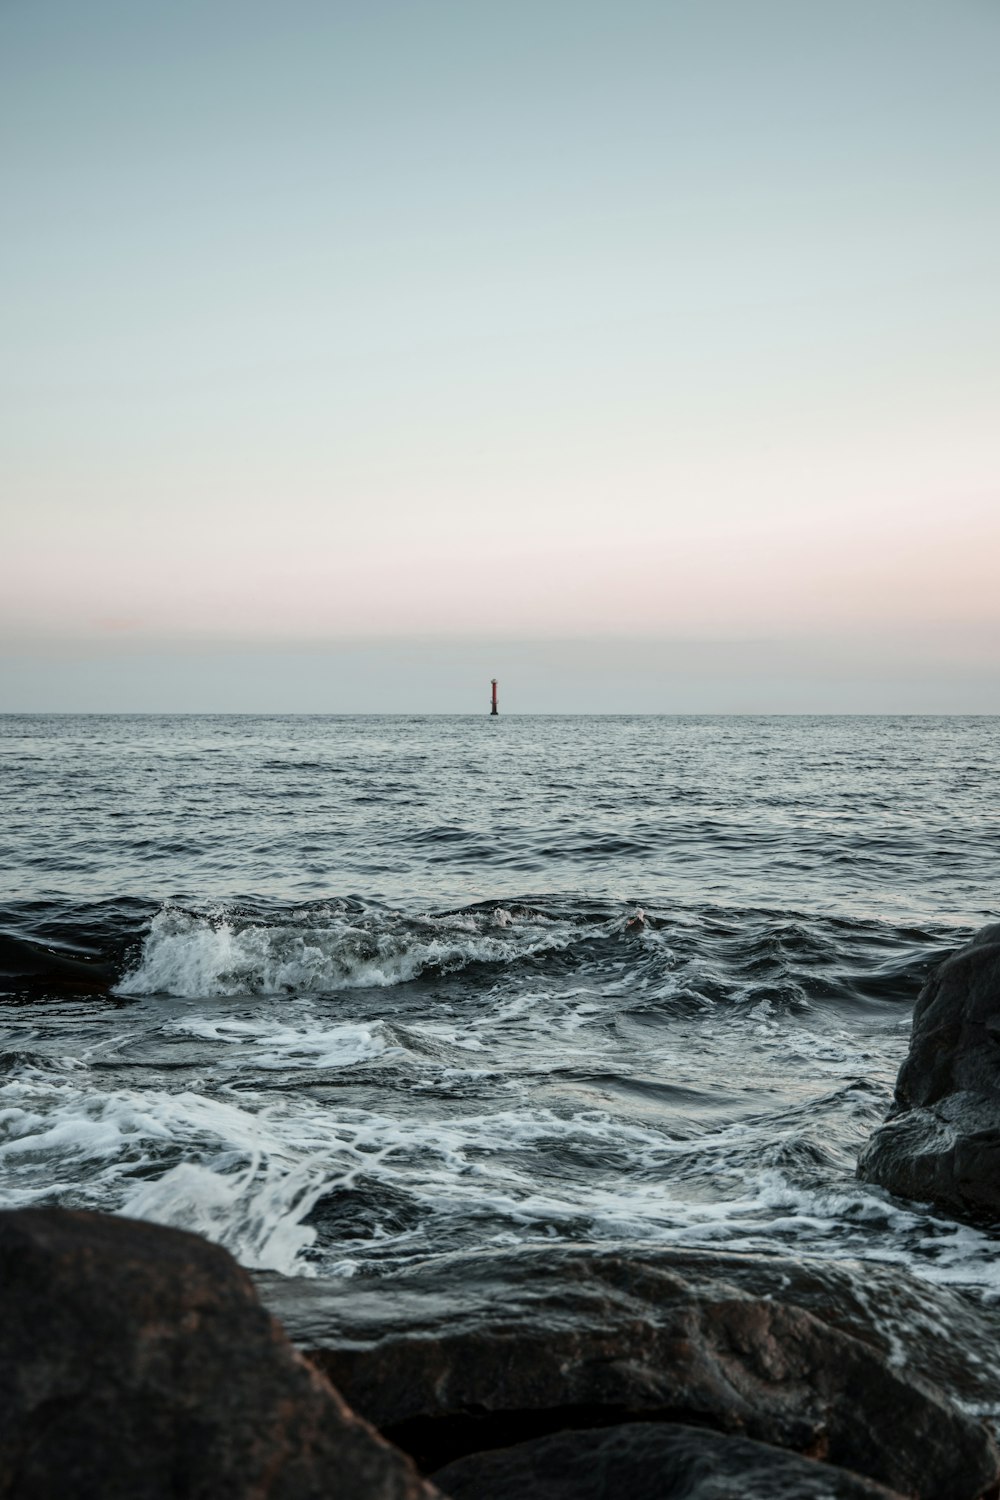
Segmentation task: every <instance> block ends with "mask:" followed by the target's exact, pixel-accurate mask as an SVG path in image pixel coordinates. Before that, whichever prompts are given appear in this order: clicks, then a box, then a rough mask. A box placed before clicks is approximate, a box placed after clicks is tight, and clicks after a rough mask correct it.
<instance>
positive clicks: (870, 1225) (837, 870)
mask: <svg viewBox="0 0 1000 1500" xmlns="http://www.w3.org/2000/svg"><path fill="white" fill-rule="evenodd" d="M998 750H1000V720H998V719H995V718H949V719H934V718H926V719H921V718H784V717H782V718H654V717H639V718H541V717H539V718H500V719H498V720H492V721H491V720H490V719H489V718H487V717H485V716H483V717H481V718H440V717H428V718H403V717H398V718H312V717H309V718H299V717H296V718H248V717H232V718H229V717H219V718H201V717H198V718H193V717H191V718H189V717H170V718H155V717H140V718H118V717H110V718H105V717H80V718H76V717H38V718H29V717H15V716H8V717H6V718H0V849H2V865H0V868H2V871H3V890H2V892H0V1027H2V1039H0V1202H2V1203H3V1204H4V1205H7V1206H12V1205H22V1204H28V1203H39V1202H43V1203H54V1202H58V1203H63V1204H71V1205H85V1206H93V1207H100V1208H104V1209H110V1210H113V1211H123V1212H128V1213H131V1214H138V1215H141V1216H146V1217H150V1218H154V1219H159V1220H162V1221H164V1222H169V1223H174V1224H179V1225H183V1226H187V1227H191V1228H194V1229H198V1230H201V1231H203V1232H205V1233H207V1234H209V1235H210V1236H212V1237H214V1238H216V1239H218V1240H221V1241H222V1242H223V1243H225V1244H226V1245H228V1246H229V1248H230V1249H232V1250H233V1251H234V1252H235V1254H236V1255H237V1256H238V1257H239V1258H240V1259H242V1260H243V1261H244V1263H246V1264H248V1265H251V1266H258V1267H272V1268H276V1269H279V1270H283V1271H287V1272H297V1273H305V1274H309V1273H310V1272H315V1273H318V1274H323V1275H364V1274H370V1273H373V1272H380V1271H383V1270H387V1269H390V1268H391V1267H393V1266H394V1265H398V1264H400V1263H401V1262H404V1261H408V1260H412V1259H415V1258H416V1259H425V1258H427V1257H428V1256H433V1255H435V1254H439V1253H441V1252H447V1251H451V1250H454V1249H456V1248H458V1247H462V1246H492V1247H496V1246H503V1245H508V1244H516V1243H524V1242H529V1241H538V1240H548V1239H551V1238H554V1237H555V1238H572V1239H578V1238H587V1239H592V1240H593V1239H597V1240H615V1241H623V1240H624V1241H643V1242H646V1243H648V1242H656V1243H662V1244H677V1245H710V1246H715V1247H719V1248H729V1249H732V1248H754V1249H790V1250H799V1251H803V1252H809V1253H813V1254H819V1255H824V1256H835V1257H836V1256H844V1255H851V1256H861V1257H872V1258H877V1259H880V1260H887V1259H888V1260H899V1261H901V1262H904V1263H906V1264H908V1265H910V1266H911V1267H912V1268H914V1269H916V1270H918V1271H919V1272H920V1273H921V1274H924V1275H927V1276H930V1277H932V1278H935V1279H938V1280H944V1281H949V1282H953V1283H956V1284H958V1285H963V1286H974V1287H979V1288H981V1289H984V1290H985V1291H986V1292H987V1293H988V1294H992V1293H993V1292H1000V1273H998V1271H997V1254H996V1252H997V1249H998V1248H1000V1247H998V1243H997V1238H996V1237H994V1236H991V1235H989V1234H987V1233H981V1232H978V1231H974V1230H972V1229H969V1228H964V1227H961V1226H957V1225H955V1224H953V1223H951V1222H949V1221H947V1220H945V1219H943V1218H939V1217H937V1216H935V1215H933V1214H932V1213H930V1212H929V1211H924V1210H922V1209H921V1208H920V1207H919V1206H917V1205H914V1204H902V1203H899V1202H895V1201H893V1200H891V1199H890V1198H888V1197H887V1196H886V1195H885V1194H884V1193H882V1192H881V1191H879V1190H878V1189H875V1188H871V1187H868V1186H866V1185H863V1184H860V1183H858V1182H856V1181H855V1179H854V1175H853V1174H854V1162H855V1158H856V1154H857V1150H858V1147H859V1146H860V1144H861V1143H862V1142H863V1141H864V1139H865V1138H866V1137H867V1135H868V1133H869V1131H870V1130H871V1129H872V1127H873V1126H874V1125H875V1124H876V1123H877V1122H878V1121H879V1120H880V1119H881V1118H882V1115H883V1114H884V1111H885V1109H886V1107H887V1104H888V1102H889V1098H890V1094H891V1089H892V1083H893V1080H894V1077H895V1073H896V1070H897V1068H898V1066H899V1063H900V1061H901V1060H902V1057H903V1055H904V1052H905V1049H906V1044H907V1035H908V1030H909V1023H910V1014H911V1010H912V1004H913V1001H914V999H915V997H916V994H917V991H918V989H919V987H920V984H921V982H922V980H923V978H924V976H925V975H926V973H927V972H928V970H929V969H930V968H931V966H932V965H933V964H934V963H935V962H937V961H938V960H939V959H940V958H941V957H942V956H943V955H944V954H945V953H947V952H948V951H949V950H950V949H952V948H954V947H955V946H957V945H958V944H959V943H960V942H961V941H962V940H964V939H965V938H966V937H967V936H968V935H969V934H970V933H971V932H972V931H973V930H974V929H975V928H976V927H978V926H980V925H981V924H982V923H984V922H985V921H988V920H996V919H997V917H998V916H1000V908H998V905H997V902H998V900H1000V896H998V892H1000V878H998V877H1000V757H998ZM640 913H642V916H641V917H640V916H639V914H640ZM637 918H638V920H637Z"/></svg>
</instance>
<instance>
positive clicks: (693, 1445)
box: [434, 1423, 900, 1500]
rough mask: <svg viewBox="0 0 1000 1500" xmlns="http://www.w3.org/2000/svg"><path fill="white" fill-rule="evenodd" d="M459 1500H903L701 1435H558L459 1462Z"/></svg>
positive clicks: (779, 1455) (452, 1482)
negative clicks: (528, 1499)
mask: <svg viewBox="0 0 1000 1500" xmlns="http://www.w3.org/2000/svg"><path fill="white" fill-rule="evenodd" d="M434 1482H435V1483H436V1484H438V1485H439V1486H440V1487H441V1489H443V1490H445V1491H446V1492H447V1494H448V1495H450V1496H451V1497H452V1500H527V1497H529V1496H530V1500H893V1497H895V1500H900V1497H899V1494H898V1491H896V1490H887V1489H885V1488H884V1487H883V1486H882V1485H880V1484H875V1483H874V1481H873V1480H871V1479H862V1478H861V1476H860V1475H859V1474H848V1473H847V1472H846V1470H844V1469H834V1468H831V1467H830V1465H829V1464H824V1463H817V1462H816V1461H815V1460H814V1459H810V1458H800V1457H799V1455H798V1454H797V1453H786V1452H785V1451H784V1450H783V1449H781V1448H772V1447H770V1446H769V1445H768V1444H767V1443H754V1442H751V1441H750V1440H749V1439H748V1438H740V1437H724V1436H723V1435H722V1434H721V1433H718V1432H709V1431H707V1430H706V1429H705V1428H703V1427H701V1428H698V1427H679V1426H673V1425H670V1424H668V1423H663V1424H655V1425H654V1424H652V1423H628V1424H627V1425H626V1426H624V1427H608V1428H604V1429H603V1430H602V1431H598V1432H557V1433H554V1434H552V1435H550V1436H549V1437H544V1438H537V1439H536V1440H535V1441H534V1442H531V1443H519V1444H518V1445H517V1447H515V1448H501V1449H497V1450H494V1451H492V1452H489V1453H473V1454H470V1455H469V1457H467V1458H460V1459H458V1460H457V1461H456V1462H455V1463H453V1464H449V1465H448V1467H447V1468H445V1469H441V1470H440V1471H439V1472H438V1473H437V1474H435V1475H434Z"/></svg>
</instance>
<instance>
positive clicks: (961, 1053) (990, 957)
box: [858, 925, 1000, 1223]
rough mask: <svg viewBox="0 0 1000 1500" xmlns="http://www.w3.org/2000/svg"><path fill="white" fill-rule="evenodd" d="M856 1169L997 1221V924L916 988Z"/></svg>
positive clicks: (974, 1217) (897, 1189)
mask: <svg viewBox="0 0 1000 1500" xmlns="http://www.w3.org/2000/svg"><path fill="white" fill-rule="evenodd" d="M858 1175H859V1176H860V1177H862V1178H863V1179H864V1180H866V1181H868V1182H877V1183H879V1184H880V1185H881V1186H882V1187H884V1188H887V1189H888V1190H889V1191H890V1192H892V1193H895V1194H897V1195H898V1196H899V1197H902V1198H915V1199H918V1200H920V1201H923V1202H929V1203H933V1204H935V1205H937V1206H938V1207H939V1208H942V1209H944V1210H945V1211H946V1212H947V1213H949V1214H953V1215H954V1216H955V1217H956V1218H961V1219H966V1220H969V1221H970V1222H972V1223H993V1222H998V1221H1000V925H997V926H993V927H985V928H983V930H982V931H981V932H978V933H977V934H976V936H975V937H974V938H973V939H972V942H971V943H969V944H968V945H967V946H966V947H964V948H961V949H960V950H959V951H958V952H957V953H955V954H953V955H952V957H951V958H949V959H946V960H945V962H944V963H943V964H941V965H940V967H939V968H938V969H937V970H936V971H935V972H934V974H932V975H931V977H930V979H929V980H928V981H927V983H926V984H925V986H924V988H923V990H922V991H921V993H920V996H919V998H918V1000H917V1003H916V1007H915V1009H914V1012H913V1034H912V1037H911V1040H910V1050H909V1052H908V1054H907V1057H906V1060H905V1062H904V1063H903V1066H902V1067H901V1068H900V1071H899V1077H898V1079H897V1081H896V1093H895V1099H894V1101H893V1105H892V1108H891V1110H890V1111H889V1114H888V1116H887V1118H886V1122H885V1124H884V1125H882V1126H880V1128H879V1129H878V1130H877V1131H876V1132H875V1134H874V1135H873V1136H872V1138H871V1140H870V1141H869V1142H868V1144H867V1145H866V1146H865V1148H864V1150H863V1151H862V1153H861V1156H860V1158H859V1160H858Z"/></svg>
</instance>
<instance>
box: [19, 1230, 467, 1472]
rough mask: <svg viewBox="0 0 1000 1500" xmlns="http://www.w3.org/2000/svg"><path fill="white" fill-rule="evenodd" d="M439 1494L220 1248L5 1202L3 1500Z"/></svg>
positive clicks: (194, 1238)
mask: <svg viewBox="0 0 1000 1500" xmlns="http://www.w3.org/2000/svg"><path fill="white" fill-rule="evenodd" d="M436 1495H437V1491H436V1490H435V1489H434V1488H433V1487H432V1486H431V1485H429V1484H427V1483H425V1482H424V1481H423V1480H422V1479H421V1478H420V1477H419V1476H418V1474H417V1472H416V1470H415V1469H414V1467H413V1465H412V1463H411V1462H410V1460H409V1459H408V1458H407V1457H406V1456H405V1455H404V1454H402V1453H399V1452H397V1451H396V1450H395V1449H393V1448H392V1447H391V1446H390V1445H389V1444H388V1443H386V1442H384V1441H383V1440H382V1438H380V1437H379V1435H378V1434H377V1433H376V1432H373V1431H372V1429H371V1428H370V1427H369V1426H368V1425H367V1423H365V1422H363V1421H361V1420H360V1419H359V1418H358V1417H356V1416H355V1415H354V1413H353V1412H351V1411H350V1410H349V1409H348V1408H347V1407H346V1406H345V1404H344V1402H343V1401H342V1400H341V1398H340V1397H339V1396H338V1395H337V1394H336V1392H335V1391H333V1390H332V1389H331V1387H330V1386H329V1384H328V1383H327V1381H326V1380H325V1379H324V1378H323V1377H322V1376H321V1375H320V1374H319V1373H318V1372H317V1371H316V1369H315V1368H314V1367H313V1366H311V1365H309V1364H308V1363H307V1362H306V1361H305V1360H304V1359H302V1358H301V1356H300V1355H298V1354H296V1352H295V1350H294V1349H293V1348H292V1346H291V1345H290V1344H289V1342H288V1340H287V1339H286V1337H285V1335H284V1333H283V1332H282V1330H281V1328H280V1327H279V1326H278V1325H277V1324H276V1323H275V1322H274V1320H273V1319H272V1318H271V1317H270V1316H269V1315H268V1313H266V1312H265V1311H264V1309H263V1308H262V1307H261V1306H260V1303H259V1302H258V1300H257V1296H256V1293H255V1291H254V1289H253V1285H252V1283H251V1281H250V1279H249V1277H248V1276H247V1275H246V1273H245V1272H244V1271H242V1270H241V1269H240V1267H239V1266H238V1265H237V1264H236V1262H235V1261H234V1260H233V1259H232V1257H231V1256H230V1255H228V1254H227V1252H226V1251H225V1250H221V1249H220V1248H219V1247H218V1246H215V1245H210V1244H208V1243H207V1242H206V1241H205V1240H202V1239H199V1238H198V1237H197V1236H195V1235H190V1234H183V1233H181V1232H179V1231H178V1230H173V1229H163V1228H159V1227H158V1226H156V1225H152V1224H140V1223H136V1222H134V1221H132V1220H128V1219H119V1218H111V1217H108V1216H106V1215H103V1214H91V1213H72V1212H68V1211H65V1210H60V1209H44V1210H41V1209H39V1210H25V1211H23V1212H20V1213H0V1496H3V1497H11V1500H49V1497H51V1500H187V1497H192V1500H193V1497H198V1500H202V1497H204V1500H244V1497H245V1500H251V1497H252V1500H331V1497H334V1496H336V1497H337V1500H432V1497H434V1496H436Z"/></svg>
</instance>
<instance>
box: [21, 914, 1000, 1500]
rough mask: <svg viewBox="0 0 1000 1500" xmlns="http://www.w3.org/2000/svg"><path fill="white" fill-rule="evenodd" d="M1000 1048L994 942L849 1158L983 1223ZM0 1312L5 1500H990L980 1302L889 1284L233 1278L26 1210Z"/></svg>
mask: <svg viewBox="0 0 1000 1500" xmlns="http://www.w3.org/2000/svg"><path fill="white" fill-rule="evenodd" d="M998 1039H1000V927H995V928H989V929H986V930H985V931H984V932H983V933H981V934H979V935H978V936H977V938H976V939H974V940H973V942H972V943H971V944H970V945H969V946H968V947H967V948H965V949H963V950H962V952H961V953H959V954H956V955H955V956H954V957H952V958H951V959H949V960H948V961H947V962H946V963H945V964H944V965H942V966H941V968H940V969H939V970H938V972H937V973H936V974H935V975H934V976H932V978H931V980H930V981H929V982H928V984H927V986H925V989H924V991H923V992H922V995H921V998H920V1000H919V1001H918V1004H917V1008H916V1011H915V1016H914V1031H913V1042H912V1046H911V1050H910V1055H909V1057H908V1058H907V1060H906V1062H905V1063H904V1066H903V1069H902V1070H901V1073H900V1080H899V1084H898V1086H897V1094H896V1103H895V1105H894V1109H893V1112H892V1114H891V1115H890V1118H889V1120H888V1121H887V1123H886V1125H885V1126H883V1127H882V1128H881V1130H880V1131H878V1132H877V1133H876V1135H875V1137H874V1138H873V1140H872V1142H871V1143H870V1145H869V1147H868V1148H867V1149H866V1151H865V1152H864V1153H863V1154H862V1158H861V1161H860V1163H859V1171H860V1172H861V1173H862V1174H864V1175H865V1176H868V1177H869V1178H871V1179H872V1180H876V1181H878V1182H880V1183H882V1184H883V1185H884V1186H885V1187H887V1188H889V1189H890V1190H891V1191H894V1192H897V1193H900V1194H903V1193H905V1194H907V1195H909V1196H924V1197H926V1198H927V1199H930V1200H933V1201H935V1202H938V1203H940V1204H942V1205H943V1206H945V1207H947V1208H948V1209H949V1211H951V1212H953V1213H955V1214H956V1215H957V1216H959V1217H966V1218H970V1219H973V1220H975V1221H977V1222H979V1221H982V1220H984V1219H992V1220H993V1221H995V1219H996V1217H997V1213H996V1212H995V1211H994V1209H993V1204H994V1202H996V1201H997V1197H996V1195H997V1178H996V1176H995V1175H994V1174H993V1173H992V1163H993V1161H994V1159H995V1158H994V1152H995V1142H996V1141H997V1140H1000V1040H998ZM907 1122H908V1123H907ZM991 1122H992V1123H991ZM991 1195H993V1196H991ZM0 1303H2V1308H0V1311H2V1318H0V1345H2V1353H0V1497H5V1496H10V1497H19V1496H30V1497H36V1496H37V1497H42V1496H55V1495H57V1494H58V1495H66V1494H69V1495H73V1496H78V1497H84V1500H85V1497H89V1496H93V1497H95V1500H96V1497H102V1500H117V1497H121V1500H147V1497H148V1500H166V1497H168V1496H170V1497H178V1496H192V1497H193V1496H198V1497H201V1496H204V1497H206V1500H208V1497H213V1500H214V1497H222V1496H226V1497H234V1500H236V1497H246V1500H250V1497H253V1500H299V1497H302V1500H306V1497H316V1500H320V1497H332V1496H337V1497H340V1500H421V1497H423V1500H433V1497H435V1496H440V1495H445V1496H448V1495H450V1496H451V1497H452V1500H513V1497H514V1496H517V1497H527V1496H531V1497H535V1500H570V1497H571V1496H572V1497H579V1500H589V1497H593V1500H615V1497H619V1496H620V1497H623V1500H624V1497H627V1500H646V1497H649V1500H652V1497H654V1496H656V1497H665V1500H783V1497H788V1500H793V1497H803V1500H840V1497H843V1500H862V1497H869V1496H870V1497H875V1496H882V1497H883V1500H884V1497H886V1496H893V1495H895V1496H910V1497H919V1500H985V1497H990V1496H994V1497H995V1496H997V1495H998V1494H1000V1454H998V1448H997V1431H998V1423H1000V1314H998V1313H997V1312H996V1311H994V1310H993V1309H992V1308H990V1307H987V1306H979V1305H977V1304H975V1303H973V1302H972V1301H971V1300H970V1299H969V1298H967V1297H965V1296H962V1295H960V1294H958V1293H954V1292H951V1291H948V1290H946V1289H943V1288H938V1287H934V1286H932V1285H930V1284H928V1283H926V1282H924V1281H922V1280H919V1279H918V1278H916V1277H914V1276H912V1275H910V1274H908V1273H905V1272H903V1271H901V1270H899V1269H897V1268H896V1267H890V1266H884V1265H877V1264H862V1263H860V1262H842V1263H839V1264H838V1263H833V1262H830V1261H820V1260H816V1259H807V1258H792V1257H788V1256H781V1255H775V1256H770V1255H767V1256H765V1255H751V1254H737V1253H731V1254H727V1253H712V1252H709V1251H684V1250H665V1249H663V1248H662V1247H656V1246H643V1245H634V1244H633V1245H628V1246H618V1247H609V1246H607V1245H601V1246H595V1245H588V1244H578V1245H572V1244H570V1245H567V1244H562V1245H559V1246H553V1247H520V1248H515V1249H512V1250H511V1251H509V1252H505V1253H502V1254H501V1253H499V1252H495V1251H489V1252H478V1253H473V1252H463V1253H455V1254H453V1255H451V1256H447V1255H445V1256H441V1257H437V1258H435V1260H434V1261H433V1263H427V1264H424V1265H416V1266H414V1267H412V1268H411V1269H409V1270H407V1271H406V1272H404V1273H400V1274H397V1275H394V1276H392V1277H387V1278H385V1279H369V1280H365V1281H362V1282H357V1283H355V1282H353V1281H350V1280H346V1281H339V1282H321V1281H314V1280H306V1279H302V1280H297V1279H285V1278H281V1277H279V1276H276V1275H265V1274H261V1275H258V1276H257V1277H256V1278H255V1279H254V1281H252V1280H251V1278H250V1277H249V1276H248V1274H247V1273H246V1272H245V1271H243V1270H242V1269H241V1268H240V1267H239V1266H238V1265H237V1264H236V1262H235V1261H234V1260H233V1259H232V1258H231V1257H230V1256H229V1255H228V1254H227V1253H226V1252H225V1251H224V1250H222V1249H220V1248H219V1247H217V1246H215V1245H212V1244H209V1243H208V1242H207V1241H204V1240H202V1239H199V1238H198V1237H197V1236H194V1235H190V1234H186V1233H183V1232H181V1231H178V1230H172V1229H165V1228H160V1227H157V1226H155V1225H152V1224H148V1223H140V1222H136V1221H131V1220H127V1219H121V1218H114V1217H108V1216H105V1215H100V1214H92V1213H84V1212H74V1211H69V1210H60V1209H39V1210H31V1209H29V1210H23V1211H21V1212H12V1213H4V1214H0Z"/></svg>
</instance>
